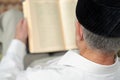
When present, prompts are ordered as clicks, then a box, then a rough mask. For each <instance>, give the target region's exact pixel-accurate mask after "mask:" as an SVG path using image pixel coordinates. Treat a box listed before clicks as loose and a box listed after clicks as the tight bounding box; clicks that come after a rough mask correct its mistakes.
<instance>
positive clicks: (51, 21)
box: [28, 0, 64, 53]
mask: <svg viewBox="0 0 120 80" xmlns="http://www.w3.org/2000/svg"><path fill="white" fill-rule="evenodd" d="M29 3H30V4H29V7H30V12H29V14H30V15H29V16H30V17H29V18H28V19H30V20H31V21H30V20H28V22H29V26H30V27H29V33H30V35H29V36H30V38H29V39H30V40H29V41H30V52H33V53H39V52H51V51H60V50H64V41H63V34H62V28H61V21H60V14H59V4H58V1H57V0H50V1H48V0H29Z"/></svg>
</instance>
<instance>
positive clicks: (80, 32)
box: [76, 21, 83, 41]
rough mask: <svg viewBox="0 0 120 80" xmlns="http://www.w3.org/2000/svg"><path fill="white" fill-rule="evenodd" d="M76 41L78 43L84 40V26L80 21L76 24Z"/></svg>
mask: <svg viewBox="0 0 120 80" xmlns="http://www.w3.org/2000/svg"><path fill="white" fill-rule="evenodd" d="M76 39H77V41H81V40H83V30H82V25H81V24H80V23H79V22H78V21H77V22H76Z"/></svg>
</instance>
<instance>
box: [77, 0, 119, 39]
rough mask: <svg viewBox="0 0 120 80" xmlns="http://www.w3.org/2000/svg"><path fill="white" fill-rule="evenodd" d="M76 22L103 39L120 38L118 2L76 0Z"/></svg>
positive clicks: (117, 0)
mask: <svg viewBox="0 0 120 80" xmlns="http://www.w3.org/2000/svg"><path fill="white" fill-rule="evenodd" d="M76 16H77V19H78V21H79V22H80V23H81V24H82V25H83V27H84V28H86V29H87V30H89V31H91V32H93V33H95V34H97V35H100V36H104V37H116V38H117V37H120V0H78V3H77V7H76Z"/></svg>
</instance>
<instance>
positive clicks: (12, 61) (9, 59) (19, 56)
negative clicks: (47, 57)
mask: <svg viewBox="0 0 120 80" xmlns="http://www.w3.org/2000/svg"><path fill="white" fill-rule="evenodd" d="M25 48H26V47H25V44H24V43H22V42H21V41H19V40H17V39H15V40H13V41H12V43H11V45H10V47H9V49H8V51H7V53H6V55H5V56H4V57H3V58H2V60H1V63H0V80H16V77H17V76H18V75H19V74H20V73H21V72H22V71H23V70H24V67H23V66H24V65H23V59H24V56H25V54H26V51H25Z"/></svg>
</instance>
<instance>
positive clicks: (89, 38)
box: [82, 27, 120, 53]
mask: <svg viewBox="0 0 120 80" xmlns="http://www.w3.org/2000/svg"><path fill="white" fill-rule="evenodd" d="M82 29H83V36H84V39H85V41H86V42H87V44H88V45H89V46H90V47H92V48H95V49H98V50H101V51H104V52H107V53H109V52H117V51H118V50H119V49H120V38H106V37H103V36H99V35H96V34H94V33H92V32H90V31H88V30H87V29H85V28H83V27H82Z"/></svg>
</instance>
